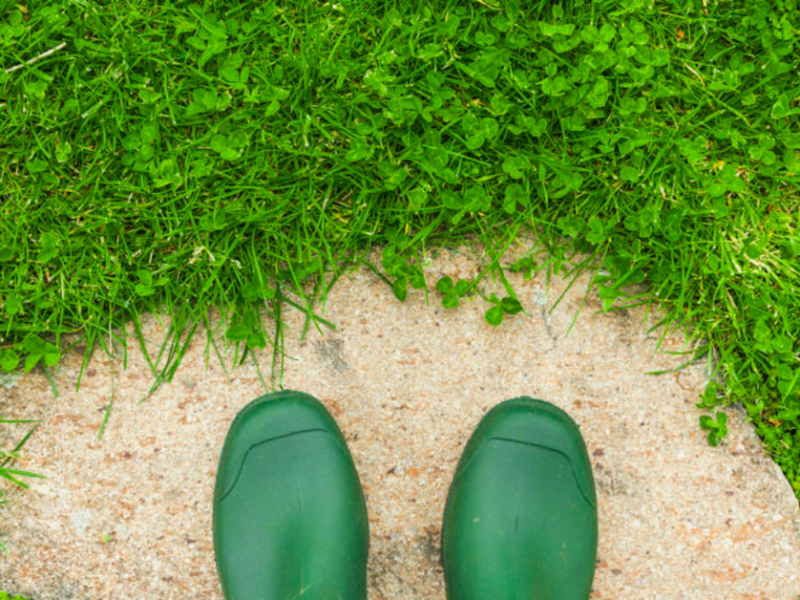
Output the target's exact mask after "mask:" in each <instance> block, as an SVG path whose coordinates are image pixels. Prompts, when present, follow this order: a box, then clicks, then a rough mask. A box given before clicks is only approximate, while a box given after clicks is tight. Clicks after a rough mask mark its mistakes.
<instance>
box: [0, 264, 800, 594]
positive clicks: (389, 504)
mask: <svg viewBox="0 0 800 600" xmlns="http://www.w3.org/2000/svg"><path fill="white" fill-rule="evenodd" d="M512 256H513V253H512V254H510V255H509V258H510V257H512ZM477 264H478V263H477V261H476V260H475V259H474V258H471V257H470V256H469V255H468V254H467V253H466V251H465V250H463V249H462V250H461V251H454V250H443V251H442V252H441V253H440V255H439V256H437V257H436V258H435V259H434V260H433V261H432V264H431V265H430V266H429V267H428V268H427V269H426V276H427V277H428V283H429V286H430V287H431V289H433V288H434V286H435V283H436V280H437V279H438V278H439V277H440V276H441V275H442V274H448V275H451V276H453V277H456V276H460V277H472V276H474V275H475V274H476V273H477V269H478V267H477ZM510 280H511V282H512V284H513V285H514V287H515V289H516V290H517V292H518V293H519V297H520V300H521V302H522V304H523V306H524V307H525V309H526V310H527V312H528V315H524V314H520V315H517V316H516V317H514V318H513V319H512V320H510V321H509V322H507V323H504V324H503V325H502V326H501V327H499V328H492V327H490V326H489V325H487V324H486V323H485V322H484V320H483V311H484V310H485V309H486V304H485V303H484V302H483V301H482V300H476V301H473V302H469V303H466V304H465V305H463V306H461V307H460V308H459V309H457V310H454V311H453V310H444V309H443V308H442V307H441V303H440V301H439V299H438V294H436V293H435V292H434V293H433V294H432V295H431V299H430V302H429V303H428V304H426V303H425V299H424V295H423V293H422V292H412V293H410V294H409V298H408V300H407V301H406V303H405V304H400V303H398V302H397V301H396V300H395V299H394V297H393V296H392V294H391V291H390V290H389V289H388V287H387V286H386V285H385V284H384V283H382V282H381V281H380V280H379V279H378V278H377V277H376V276H375V275H374V274H372V273H370V272H369V271H368V270H367V269H361V270H360V271H358V272H357V273H354V274H353V275H352V276H351V277H346V278H344V279H343V280H342V281H340V282H339V283H338V284H337V285H336V286H335V287H334V289H333V291H332V293H331V294H330V296H329V298H328V301H327V306H326V307H325V311H324V313H323V314H324V317H325V318H327V319H328V320H330V321H332V322H333V323H335V324H336V325H337V327H338V329H337V330H336V331H334V332H331V331H329V330H326V332H325V333H324V334H322V335H321V334H319V333H318V332H317V331H315V330H314V329H313V328H311V330H310V331H309V333H308V335H307V337H306V338H305V340H303V341H302V342H301V341H299V334H300V331H301V330H302V324H303V315H302V314H301V313H299V312H297V311H294V310H291V311H289V312H287V313H286V319H287V322H288V325H289V328H288V329H287V333H286V349H287V352H288V354H289V356H290V357H291V358H290V359H287V361H286V370H285V375H284V380H283V385H284V387H286V388H289V389H299V390H304V391H307V392H309V393H311V394H313V395H315V396H316V397H318V398H319V399H320V400H322V401H323V402H324V403H325V405H326V406H327V407H328V408H329V410H330V411H331V412H332V413H333V415H334V416H335V417H336V419H337V420H338V422H339V424H340V426H341V428H342V430H343V431H344V433H345V435H346V437H347V439H348V443H349V445H350V448H351V451H352V453H353V455H354V459H355V461H356V464H357V467H358V469H359V473H360V475H361V479H362V482H363V484H364V488H365V491H366V495H367V499H368V507H369V513H370V524H371V536H372V538H371V554H370V566H369V586H370V598H371V600H389V599H392V600H444V598H445V593H444V582H443V579H442V569H441V565H440V563H439V551H440V550H439V549H440V523H441V516H442V510H443V507H444V502H445V496H446V492H447V489H448V486H449V484H450V480H451V477H452V474H453V471H454V469H455V466H456V462H457V461H458V458H459V456H460V453H461V450H462V447H463V444H464V443H465V442H466V440H467V437H468V436H469V433H470V432H471V431H472V429H473V428H474V427H475V425H476V424H477V423H478V421H479V419H480V418H481V416H482V415H483V414H484V413H485V412H486V411H487V410H488V409H489V408H490V407H491V406H493V405H494V404H497V403H498V402H500V401H502V400H504V399H506V398H511V397H514V396H518V395H529V396H534V397H538V398H543V399H547V400H550V401H551V402H554V403H556V404H558V405H559V406H561V407H562V408H564V409H566V410H567V411H568V412H569V413H570V414H571V415H573V417H574V418H575V420H576V421H577V422H578V423H579V424H580V426H581V429H582V432H583V434H584V436H585V438H586V441H587V445H588V447H589V452H590V455H591V457H592V461H593V465H594V473H595V478H596V481H597V488H598V496H599V514H600V548H599V560H598V568H597V577H596V580H595V586H594V592H593V594H592V598H593V599H596V600H656V599H663V600H678V599H696V600H722V599H725V600H795V599H796V598H797V597H798V595H800V517H799V515H798V503H797V501H796V499H795V498H794V496H793V495H792V492H791V490H790V487H789V485H788V483H787V482H786V480H785V479H784V478H783V477H782V475H781V473H780V471H779V470H778V469H777V467H776V466H775V465H774V464H773V463H772V462H771V461H770V459H769V458H768V457H767V456H766V455H765V453H764V452H763V450H762V449H761V446H760V444H759V440H758V439H757V437H756V435H755V433H754V432H753V430H752V428H751V427H750V426H749V424H747V423H746V421H745V419H744V417H743V415H742V414H741V412H739V411H738V410H732V411H730V435H729V436H728V438H727V440H726V441H725V442H724V443H723V444H722V445H721V446H720V447H719V448H716V449H715V448H711V447H709V446H708V445H707V444H706V442H705V439H704V435H703V432H702V431H700V429H699V428H698V427H697V419H698V416H699V415H700V412H699V411H698V410H697V409H696V408H695V406H694V403H695V401H696V398H697V396H698V394H699V393H700V392H701V391H702V389H703V384H704V378H705V372H706V370H705V365H704V364H696V365H693V366H690V367H689V368H687V369H685V370H683V371H680V372H677V373H671V374H667V375H661V376H652V375H646V374H645V373H646V372H647V371H650V370H656V369H664V368H668V367H674V366H676V365H678V364H679V363H680V362H681V357H679V356H674V355H668V354H665V353H663V352H662V353H659V354H655V355H654V350H655V347H656V342H657V339H658V336H659V332H658V331H656V332H650V333H648V327H649V326H648V325H647V324H645V323H644V310H643V309H632V310H629V311H621V312H616V313H612V314H601V313H599V312H598V309H599V306H600V305H599V302H598V301H597V300H596V298H595V296H594V295H593V294H592V295H590V297H589V302H588V305H587V306H586V307H584V309H583V312H582V313H581V315H580V318H579V319H578V321H577V323H576V325H575V327H574V328H573V330H572V331H571V333H570V334H569V336H568V337H566V338H565V336H564V334H565V332H566V331H567V328H568V327H569V324H570V322H571V321H572V318H573V316H574V313H575V311H576V309H577V308H578V306H579V305H580V302H581V300H582V298H583V295H584V293H585V290H586V285H587V283H588V277H584V278H582V279H580V280H579V281H578V282H577V283H576V284H575V285H574V286H573V287H572V289H571V290H570V291H569V292H568V293H567V294H566V296H565V298H564V300H563V301H562V302H561V304H560V305H559V306H558V307H557V308H556V310H554V311H553V312H552V314H548V310H549V308H550V307H551V306H552V305H553V303H554V302H555V300H556V298H558V296H559V295H560V294H561V292H562V291H563V290H564V289H565V287H566V285H567V282H566V281H564V280H559V279H557V280H554V281H552V282H551V285H550V287H549V289H547V288H546V286H545V280H544V276H543V275H539V276H537V277H535V278H534V279H532V280H529V281H523V280H522V278H521V277H518V276H511V277H510ZM494 289H497V290H498V291H500V290H501V289H502V288H501V287H500V286H497V287H496V288H494ZM652 322H653V320H652V318H651V319H650V321H649V323H652ZM164 334H165V330H164V329H163V328H162V327H161V325H160V324H159V323H158V321H157V320H156V319H155V318H152V317H151V318H148V320H147V325H146V331H145V335H146V337H147V338H148V340H150V341H151V342H152V345H151V348H153V349H155V348H156V347H157V346H156V342H157V341H158V340H159V339H163V336H164ZM131 339H133V338H131ZM682 346H683V341H682V339H681V338H680V337H679V336H668V337H666V338H665V340H664V344H663V349H666V350H680V349H681V348H682ZM132 347H133V346H132ZM205 349H206V345H205V332H203V331H201V332H200V333H199V334H198V335H197V336H196V337H195V339H194V342H193V343H192V345H191V347H190V350H189V352H188V354H187V355H186V357H185V358H184V361H183V365H182V367H181V368H180V369H179V371H178V373H177V375H176V377H175V379H174V381H173V382H172V383H171V384H168V385H165V386H163V387H162V388H161V389H160V390H159V391H158V392H157V393H156V394H155V395H154V396H153V397H151V398H150V399H149V400H148V401H147V402H145V403H143V404H137V400H139V399H140V398H141V397H142V396H143V395H144V394H145V392H146V390H147V389H148V387H149V385H150V384H151V381H152V376H151V374H150V371H149V369H148V368H147V366H146V363H145V361H144V358H143V356H142V355H141V354H140V353H139V352H138V351H135V350H132V352H131V353H130V354H129V357H128V369H127V370H122V367H121V364H120V363H119V361H114V360H111V359H109V358H108V357H107V356H106V355H105V354H104V353H102V352H98V353H96V354H95V356H94V358H93V360H92V362H91V365H90V367H89V369H88V371H87V372H86V375H85V378H84V380H83V384H82V386H81V389H80V391H79V392H78V393H76V392H75V391H74V385H75V381H76V378H77V374H78V371H79V368H80V360H81V356H80V355H79V354H78V353H73V354H71V355H69V356H68V357H66V360H65V362H64V364H63V366H62V368H61V370H60V372H59V373H58V375H57V378H56V381H57V384H58V389H59V391H60V392H61V396H60V397H59V398H58V399H57V400H54V399H53V395H52V393H51V391H50V386H49V383H48V382H47V380H46V378H45V377H44V375H43V374H42V373H41V372H40V371H39V370H37V372H35V373H33V374H31V375H26V376H23V377H19V378H12V379H6V380H5V383H4V386H2V387H0V414H4V415H14V416H16V417H32V418H42V419H43V424H42V426H41V427H40V428H39V430H38V431H37V432H36V434H35V435H34V436H33V437H32V438H31V440H30V442H29V443H28V445H27V447H26V448H25V455H26V456H27V457H28V458H27V459H26V460H25V461H23V462H22V464H21V466H23V467H24V468H27V469H30V470H33V471H37V472H40V473H43V474H46V475H47V476H48V479H47V480H44V481H35V482H33V486H32V489H31V490H30V491H29V492H25V493H17V492H12V494H11V503H10V505H9V507H8V508H7V509H5V510H2V511H0V530H2V537H1V538H0V540H2V541H3V542H4V543H5V544H6V545H7V546H8V547H9V549H10V554H8V555H3V556H0V589H4V590H8V591H10V592H16V593H22V594H25V595H27V596H30V597H31V598H32V599H33V600H66V599H80V600H100V599H108V600H112V599H113V600H119V599H121V598H136V599H137V600H173V599H174V600H178V599H181V600H183V599H185V598H197V599H203V600H206V599H207V600H221V597H222V595H221V592H220V588H219V582H218V580H217V575H216V571H215V567H214V557H213V548H212V539H211V498H212V490H213V483H214V476H215V472H216V464H217V460H218V457H219V451H220V448H221V444H222V441H223V438H224V436H225V433H226V431H227V428H228V426H229V424H230V422H231V420H232V419H233V417H234V415H235V414H236V412H237V411H238V410H239V409H240V408H241V407H242V406H244V405H245V404H247V403H248V402H249V401H250V400H252V399H253V398H255V397H256V396H259V395H261V394H262V393H263V387H262V384H261V381H260V379H259V375H258V372H257V371H256V369H255V367H253V366H252V364H249V365H247V366H243V367H237V368H236V369H235V370H234V371H233V372H232V373H230V378H228V377H227V376H226V374H225V371H224V370H223V368H222V366H221V364H220V361H219V360H218V358H217V357H216V355H215V353H214V351H213V350H211V352H210V356H209V357H208V367H206V356H205ZM226 360H227V363H228V364H230V362H231V360H232V353H231V354H228V355H227V358H226ZM261 363H262V372H263V373H264V375H265V376H267V375H268V373H269V357H268V354H267V353H266V352H265V353H264V354H263V355H262V357H261ZM112 394H113V398H114V405H113V411H112V413H111V418H110V420H109V422H108V426H107V428H106V431H105V435H104V438H103V439H102V441H98V439H97V433H98V429H99V427H100V424H101V421H102V418H103V413H104V410H105V407H106V405H107V403H108V402H109V401H110V399H111V397H112Z"/></svg>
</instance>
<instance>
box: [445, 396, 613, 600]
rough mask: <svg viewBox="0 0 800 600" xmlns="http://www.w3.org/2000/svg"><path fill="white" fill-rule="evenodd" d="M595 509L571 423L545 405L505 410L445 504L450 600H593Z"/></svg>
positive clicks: (469, 448)
mask: <svg viewBox="0 0 800 600" xmlns="http://www.w3.org/2000/svg"><path fill="white" fill-rule="evenodd" d="M596 507H597V501H596V494H595V487H594V479H593V477H592V470H591V463H590V461H589V457H588V454H587V452H586V446H585V444H584V441H583V437H582V436H581V434H580V431H579V430H578V427H577V425H576V424H575V422H574V421H573V420H572V419H571V418H570V417H569V416H568V415H567V414H566V413H565V412H564V411H562V410H561V409H559V408H557V407H556V406H554V405H552V404H550V403H548V402H544V401H542V400H534V399H531V398H516V399H513V400H508V401H506V402H503V403H501V404H499V405H498V406H496V407H495V408H493V409H492V410H491V411H489V412H488V413H487V414H486V415H485V416H484V418H483V419H482V421H481V422H480V424H479V425H478V427H477V429H476V430H475V432H474V433H473V435H472V436H471V438H470V440H469V442H468V443H467V445H466V447H465V449H464V452H463V454H462V457H461V460H460V462H459V464H458V468H457V470H456V474H455V477H454V479H453V483H452V485H451V488H450V493H449V496H448V499H447V506H446V508H445V516H444V522H443V526H442V558H443V563H444V571H445V580H446V583H447V597H448V600H587V598H589V594H590V592H591V587H592V580H593V578H594V570H595V560H596V555H597V508H596Z"/></svg>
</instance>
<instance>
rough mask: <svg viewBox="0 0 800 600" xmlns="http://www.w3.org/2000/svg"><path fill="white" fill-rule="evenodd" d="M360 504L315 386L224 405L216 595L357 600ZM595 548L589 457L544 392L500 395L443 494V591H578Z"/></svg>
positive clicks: (364, 539)
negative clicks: (229, 418) (233, 409)
mask: <svg viewBox="0 0 800 600" xmlns="http://www.w3.org/2000/svg"><path fill="white" fill-rule="evenodd" d="M368 544H369V526H368V521H367V507H366V502H365V500H364V494H363V491H362V489H361V484H360V482H359V478H358V473H357V472H356V469H355V466H354V464H353V460H352V458H351V456H350V453H349V451H348V449H347V444H346V442H345V440H344V437H343V436H342V433H341V431H340V430H339V428H338V426H337V425H336V422H335V421H334V420H333V417H332V416H331V415H330V413H328V411H327V410H326V409H325V407H324V406H323V405H322V404H321V403H320V402H319V401H318V400H316V399H315V398H313V397H311V396H309V395H307V394H304V393H302V392H295V391H284V392H278V393H274V394H269V395H266V396H263V397H261V398H258V399H257V400H255V401H253V402H251V403H250V404H249V405H247V406H246V407H245V408H244V409H242V411H241V412H240V413H239V414H238V415H237V416H236V419H235V420H234V421H233V424H232V425H231V428H230V431H229V433H228V436H227V438H226V440H225V446H224V447H223V450H222V457H221V459H220V464H219V471H218V473H217V483H216V488H215V492H214V549H215V552H216V558H217V569H218V571H219V575H220V580H221V582H222V589H223V591H224V593H225V598H226V599H227V600H301V599H302V600H366V598H367V549H368ZM596 554H597V502H596V495H595V488H594V480H593V477H592V470H591V463H590V462H589V457H588V455H587V453H586V446H585V444H584V442H583V438H582V437H581V434H580V432H579V431H578V427H577V425H575V422H574V421H573V420H572V419H571V418H570V417H569V416H568V415H567V414H566V413H565V412H563V411H562V410H560V409H559V408H557V407H555V406H554V405H552V404H550V403H547V402H544V401H541V400H533V399H531V398H516V399H513V400H507V401H505V402H503V403H501V404H499V405H498V406H496V407H495V408H493V409H492V410H491V411H489V413H487V414H486V416H484V418H483V420H482V421H481V423H480V424H479V425H478V427H477V429H476V430H475V432H474V433H473V434H472V437H471V438H470V440H469V442H468V443H467V445H466V448H465V449H464V453H463V455H462V456H461V461H460V462H459V464H458V468H457V469H456V473H455V477H454V479H453V483H452V485H451V487H450V493H449V496H448V499H447V506H446V508H445V514H444V523H443V525H442V559H443V566H444V575H445V580H446V583H447V596H448V598H449V600H586V599H587V598H588V597H589V593H590V591H591V586H592V579H593V578H594V568H595V557H596Z"/></svg>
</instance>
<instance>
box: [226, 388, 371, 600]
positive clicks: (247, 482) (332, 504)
mask: <svg viewBox="0 0 800 600" xmlns="http://www.w3.org/2000/svg"><path fill="white" fill-rule="evenodd" d="M368 544H369V525H368V522H367V506H366V502H365V500H364V494H363V491H362V489H361V484H360V482H359V479H358V473H356V469H355V465H354V464H353V459H352V458H351V456H350V453H349V451H348V450H347V444H346V443H345V440H344V437H343V436H342V433H341V431H339V428H338V426H337V425H336V422H335V421H334V420H333V417H332V416H331V415H330V413H329V412H328V411H327V410H326V409H325V407H324V406H323V405H322V404H321V403H320V402H319V401H318V400H316V399H315V398H313V397H311V396H309V395H307V394H304V393H302V392H293V391H284V392H277V393H274V394H268V395H266V396H262V397H261V398H258V399H257V400H254V401H253V402H251V403H250V404H248V405H247V406H246V407H245V408H243V409H242V411H241V412H240V413H239V414H238V415H237V416H236V418H235V419H234V421H233V424H232V425H231V428H230V431H229V432H228V436H227V438H226V439H225V445H224V447H223V449H222V457H221V458H220V462H219V470H218V472H217V482H216V487H215V489H214V551H215V553H216V559H217V570H218V572H219V577H220V581H221V583H222V590H223V593H224V594H225V598H226V599H227V600H293V599H297V598H303V600H332V599H335V600H340V599H341V600H366V598H367V547H368Z"/></svg>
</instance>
